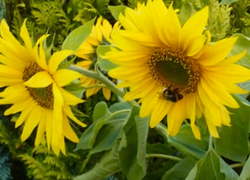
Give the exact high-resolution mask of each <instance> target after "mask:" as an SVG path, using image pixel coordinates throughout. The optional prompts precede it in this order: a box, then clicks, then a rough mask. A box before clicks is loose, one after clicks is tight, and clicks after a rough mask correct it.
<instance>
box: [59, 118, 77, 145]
mask: <svg viewBox="0 0 250 180" xmlns="http://www.w3.org/2000/svg"><path fill="white" fill-rule="evenodd" d="M63 134H64V136H65V137H66V138H68V139H69V140H71V141H72V142H75V143H78V142H79V139H78V137H77V135H76V134H75V132H74V131H73V130H72V128H71V126H70V125H69V120H68V119H67V117H64V118H63Z"/></svg>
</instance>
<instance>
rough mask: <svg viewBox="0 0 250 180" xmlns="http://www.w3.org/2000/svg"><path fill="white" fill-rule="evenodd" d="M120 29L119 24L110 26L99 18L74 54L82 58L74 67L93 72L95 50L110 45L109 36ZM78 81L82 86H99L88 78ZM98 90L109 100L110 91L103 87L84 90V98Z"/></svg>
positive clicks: (97, 82) (95, 56) (95, 57)
mask: <svg viewBox="0 0 250 180" xmlns="http://www.w3.org/2000/svg"><path fill="white" fill-rule="evenodd" d="M119 28H120V25H119V23H115V25H114V26H113V27H112V25H111V24H110V23H109V22H108V21H107V20H106V19H103V18H102V17H99V18H98V20H97V22H96V25H95V26H93V28H92V33H91V34H90V36H89V37H88V38H87V39H86V41H84V42H83V43H82V44H81V46H80V47H79V49H78V50H77V51H76V52H75V55H76V56H78V57H80V58H82V59H83V60H82V61H81V62H78V63H77V64H76V65H77V66H80V67H83V68H86V69H89V70H94V66H95V63H96V61H97V57H98V56H97V53H96V48H97V47H98V46H99V45H107V44H110V43H111V39H110V35H111V34H112V33H113V32H115V31H116V30H118V29H119ZM80 81H81V82H82V83H83V84H82V85H83V86H85V87H86V86H94V85H97V84H101V83H100V82H99V81H96V80H95V79H92V78H89V77H86V76H84V77H82V78H81V79H80ZM100 89H102V92H103V94H104V97H105V98H106V99H107V100H109V99H110V96H111V91H110V90H109V89H107V88H105V87H93V88H91V89H88V90H86V97H87V98H88V97H90V96H92V95H94V94H96V93H97V92H98V91H99V90H100Z"/></svg>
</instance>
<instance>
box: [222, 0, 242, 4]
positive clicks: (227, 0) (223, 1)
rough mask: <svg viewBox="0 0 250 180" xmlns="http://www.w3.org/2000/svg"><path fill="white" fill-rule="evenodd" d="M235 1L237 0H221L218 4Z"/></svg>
mask: <svg viewBox="0 0 250 180" xmlns="http://www.w3.org/2000/svg"><path fill="white" fill-rule="evenodd" d="M236 1H238V0H222V1H221V2H220V4H221V5H224V4H231V3H233V2H236Z"/></svg>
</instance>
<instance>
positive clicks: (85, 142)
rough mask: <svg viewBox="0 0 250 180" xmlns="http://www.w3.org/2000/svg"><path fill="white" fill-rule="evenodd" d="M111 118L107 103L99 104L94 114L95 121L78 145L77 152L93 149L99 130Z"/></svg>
mask: <svg viewBox="0 0 250 180" xmlns="http://www.w3.org/2000/svg"><path fill="white" fill-rule="evenodd" d="M109 117H110V113H109V111H108V108H107V105H106V103H104V102H100V103H98V104H97V105H96V107H95V109H94V113H93V119H95V121H94V122H93V124H91V125H90V126H89V127H88V128H87V130H86V131H85V132H84V133H83V134H82V136H81V137H80V142H79V143H78V144H77V146H76V150H79V149H91V148H93V146H94V143H95V140H96V136H97V135H98V133H99V130H100V129H101V128H102V127H103V126H104V124H105V123H106V121H107V120H108V119H109Z"/></svg>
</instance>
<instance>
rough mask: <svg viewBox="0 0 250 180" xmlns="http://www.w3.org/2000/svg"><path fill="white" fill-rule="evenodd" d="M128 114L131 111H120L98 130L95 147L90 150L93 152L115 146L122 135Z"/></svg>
mask: <svg viewBox="0 0 250 180" xmlns="http://www.w3.org/2000/svg"><path fill="white" fill-rule="evenodd" d="M117 112H119V111H117ZM128 115H129V111H127V112H123V113H119V114H117V115H115V116H114V115H113V117H112V118H110V119H109V120H108V121H106V123H105V125H104V126H103V127H102V128H101V130H100V131H99V132H98V135H97V137H96V140H95V144H94V146H93V149H91V151H90V153H91V154H94V153H98V152H101V151H105V150H109V149H111V148H112V147H113V145H114V144H115V142H116V140H117V139H118V138H121V136H122V133H123V131H122V127H123V125H124V123H125V122H126V120H127V116H128Z"/></svg>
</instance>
